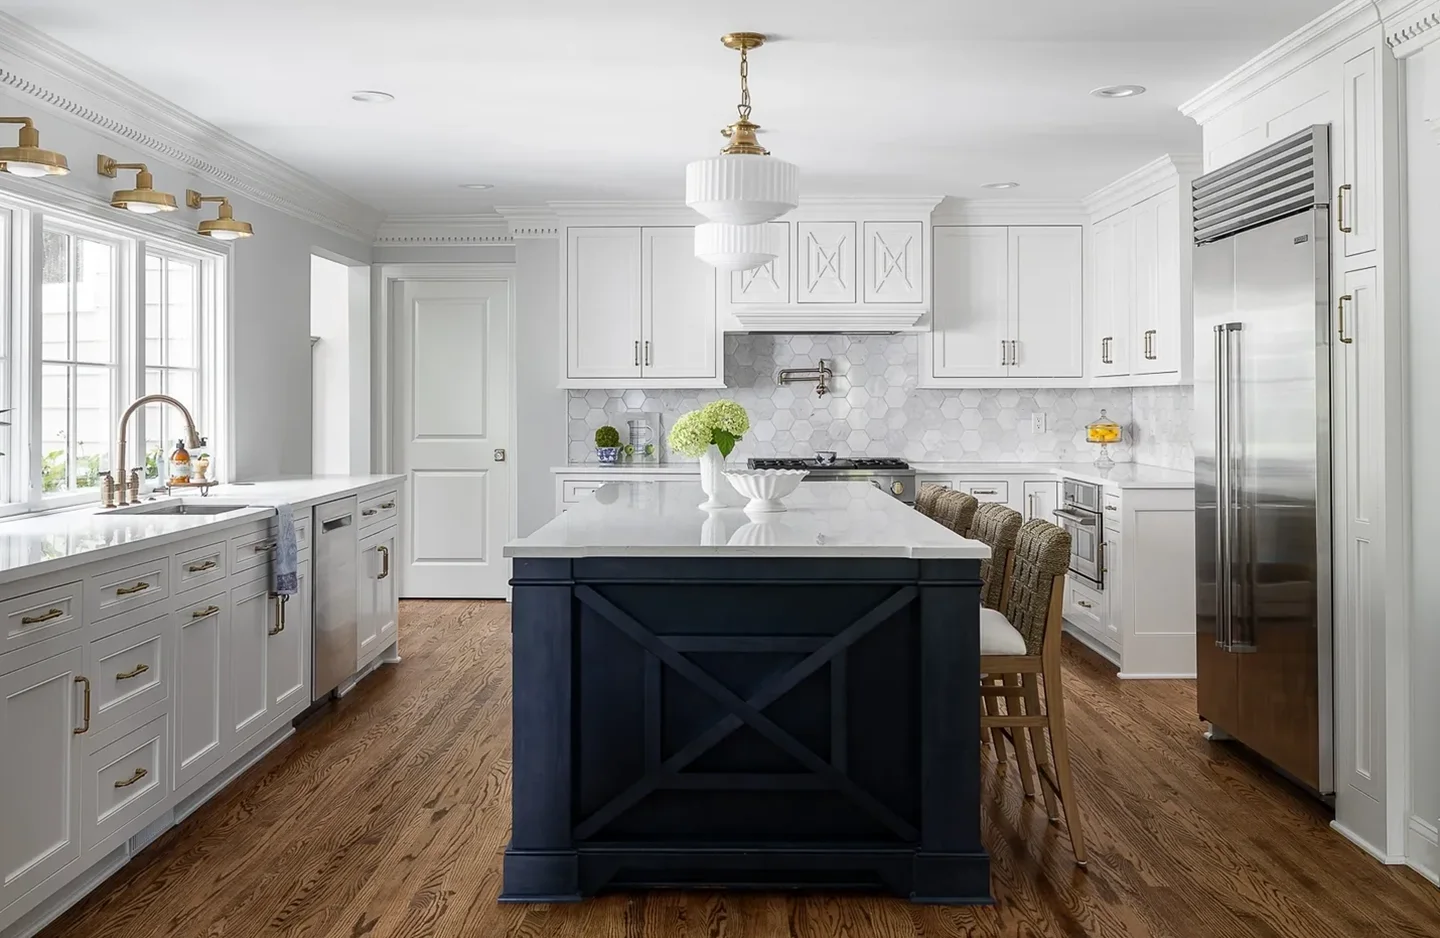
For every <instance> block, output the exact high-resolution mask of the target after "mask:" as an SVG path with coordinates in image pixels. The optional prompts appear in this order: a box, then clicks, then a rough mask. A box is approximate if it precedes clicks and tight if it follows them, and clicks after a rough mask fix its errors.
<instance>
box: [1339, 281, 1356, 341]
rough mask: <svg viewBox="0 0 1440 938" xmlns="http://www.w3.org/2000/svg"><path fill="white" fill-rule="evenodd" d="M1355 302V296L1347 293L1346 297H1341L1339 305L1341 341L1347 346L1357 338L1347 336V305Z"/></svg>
mask: <svg viewBox="0 0 1440 938" xmlns="http://www.w3.org/2000/svg"><path fill="white" fill-rule="evenodd" d="M1353 302H1355V296H1354V294H1352V293H1347V294H1345V295H1344V296H1342V297H1340V302H1339V304H1338V306H1339V308H1340V341H1341V342H1344V343H1345V344H1346V345H1349V344H1350V343H1351V342H1354V341H1355V338H1354V337H1353V336H1349V335H1346V334H1345V304H1346V303H1353Z"/></svg>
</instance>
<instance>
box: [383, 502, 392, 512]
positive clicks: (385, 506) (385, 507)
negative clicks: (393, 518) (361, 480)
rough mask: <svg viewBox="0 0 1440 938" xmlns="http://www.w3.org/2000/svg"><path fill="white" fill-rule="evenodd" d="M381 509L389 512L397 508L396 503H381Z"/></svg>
mask: <svg viewBox="0 0 1440 938" xmlns="http://www.w3.org/2000/svg"><path fill="white" fill-rule="evenodd" d="M380 507H381V508H384V509H385V510H386V511H389V510H390V509H391V508H394V507H395V503H394V502H381V503H380Z"/></svg>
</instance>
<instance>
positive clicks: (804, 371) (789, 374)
mask: <svg viewBox="0 0 1440 938" xmlns="http://www.w3.org/2000/svg"><path fill="white" fill-rule="evenodd" d="M833 377H835V373H834V372H832V371H831V370H830V368H829V366H828V365H826V364H825V359H823V358H822V359H820V365H819V367H817V368H782V369H780V374H779V375H777V376H776V378H775V383H776V384H809V383H810V382H811V381H813V382H815V396H816V397H824V396H825V392H826V391H828V390H830V389H829V388H827V387H826V386H825V382H826V381H828V380H829V379H831V378H833Z"/></svg>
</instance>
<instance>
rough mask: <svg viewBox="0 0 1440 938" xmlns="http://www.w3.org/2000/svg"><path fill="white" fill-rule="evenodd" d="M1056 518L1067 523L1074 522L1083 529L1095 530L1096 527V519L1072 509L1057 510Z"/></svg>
mask: <svg viewBox="0 0 1440 938" xmlns="http://www.w3.org/2000/svg"><path fill="white" fill-rule="evenodd" d="M1055 517H1057V518H1064V519H1065V520H1066V521H1073V522H1075V523H1076V524H1078V525H1081V526H1082V527H1087V528H1093V527H1094V526H1095V519H1094V518H1092V517H1090V516H1089V515H1084V514H1081V513H1080V512H1078V511H1075V510H1073V509H1070V508H1056V509H1055Z"/></svg>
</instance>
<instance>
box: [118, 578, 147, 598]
mask: <svg viewBox="0 0 1440 938" xmlns="http://www.w3.org/2000/svg"><path fill="white" fill-rule="evenodd" d="M149 588H150V584H149V583H146V582H145V581H144V580H141V581H140V582H139V583H136V584H135V585H134V586H122V587H120V588H118V589H116V590H115V595H116V596H129V595H131V594H132V593H141V592H144V591H145V590H148V589H149Z"/></svg>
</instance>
